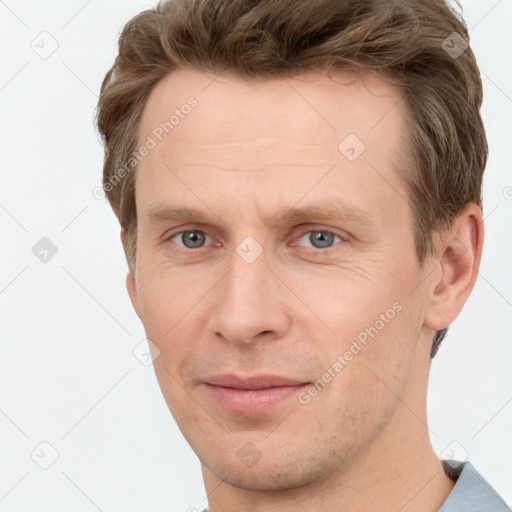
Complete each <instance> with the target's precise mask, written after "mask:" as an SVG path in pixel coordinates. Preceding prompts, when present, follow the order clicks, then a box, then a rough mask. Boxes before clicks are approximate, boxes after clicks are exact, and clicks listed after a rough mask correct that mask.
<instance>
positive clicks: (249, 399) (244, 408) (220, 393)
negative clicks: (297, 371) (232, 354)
mask: <svg viewBox="0 0 512 512" xmlns="http://www.w3.org/2000/svg"><path fill="white" fill-rule="evenodd" d="M310 384H311V383H310V382H304V381H299V380H296V379H289V378H285V377H280V376H277V375H256V376H252V377H239V376H237V375H216V376H213V377H210V378H208V379H206V381H205V382H204V385H205V387H206V390H207V391H208V393H209V396H210V397H211V398H212V399H213V400H215V401H216V402H217V403H218V404H219V405H221V406H222V407H223V408H224V409H227V410H229V411H233V412H242V413H246V414H247V413H249V414H255V413H261V412H265V411H268V410H269V409H271V408H273V407H275V406H276V405H277V404H278V403H280V402H282V401H284V400H286V399H290V398H292V397H293V396H294V395H295V396H296V395H297V394H298V393H300V392H301V391H302V390H303V389H305V388H306V387H307V386H309V385H310Z"/></svg>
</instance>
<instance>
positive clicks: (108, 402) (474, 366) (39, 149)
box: [0, 0, 512, 512]
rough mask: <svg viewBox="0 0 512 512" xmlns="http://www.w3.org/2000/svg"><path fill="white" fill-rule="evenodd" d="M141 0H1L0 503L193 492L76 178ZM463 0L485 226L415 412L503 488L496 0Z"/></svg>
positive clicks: (502, 180)
mask: <svg viewBox="0 0 512 512" xmlns="http://www.w3.org/2000/svg"><path fill="white" fill-rule="evenodd" d="M152 5H153V4H152V3H144V2H141V1H136V0H130V1H124V2H112V1H111V2H100V1H98V0H92V1H91V0H89V1H88V2H87V1H84V0H73V1H67V2H57V1H50V0H44V1H37V2H36V1H22V0H20V1H18V2H16V1H15V0H6V1H5V2H4V1H1V2H0V20H1V21H0V34H1V38H2V41H1V45H2V55H1V59H2V60H1V64H0V69H1V75H0V105H1V119H2V125H1V134H0V141H1V144H0V147H1V159H0V162H1V174H0V223H1V224H0V225H1V230H2V231H1V232H2V236H1V240H2V251H1V260H0V261H1V265H0V269H1V270H0V314H1V324H0V325H1V327H0V336H1V345H0V510H1V511H3V512H12V511H54V512H59V511H68V510H74V511H84V512H86V511H95V510H101V511H104V512H106V511H120V510H123V511H126V512H130V511H141V510H143V511H164V510H165V511H171V510H172V511H186V510H187V509H189V507H196V508H197V509H198V510H202V508H204V507H205V506H206V504H207V503H206V500H205V491H204V485H203V482H202V476H201V472H200V465H199V461H198V459H197V457H196V456H195V454H194V453H193V452H192V450H191V449H190V448H189V446H188V445H187V443H186V442H185V440H184V438H183V437H182V435H181V433H180V432H179V430H178V428H177V427H176V425H175V423H174V420H173V419H172V417H171V415H170V413H169V411H168V409H167V406H166V404H165V402H164V400H163V397H162V395H161V392H160V389H159V387H158V384H157V381H156V378H155V376H154V372H153V369H152V368H151V367H146V366H144V365H142V364H141V363H140V362H139V361H138V360H137V359H136V358H135V357H134V355H133V352H132V351H133V349H134V348H135V347H136V346H137V345H138V344H139V343H140V342H141V340H143V339H144V338H145V334H144V330H143V327H142V325H141V323H140V321H139V319H138V318H137V316H136V315H135V313H134V311H133V310H132V306H131V304H130V302H129V299H128V295H127V293H126V290H125V275H126V272H127V265H126V261H125V259H124V254H123V252H122V247H121V242H120V238H119V226H118V224H117V220H116V218H115V216H114V214H113V213H112V211H111V210H110V207H109V205H108V203H107V202H106V200H98V199H95V198H94V197H93V195H92V191H93V189H94V188H95V187H97V186H99V185H100V184H101V169H102V159H103V153H102V147H101V145H100V142H99V138H98V136H97V134H96V131H95V128H94V125H93V113H94V108H95V106H96V102H97V95H98V93H99V88H100V84H101V81H102V79H103V77H104V75H105V73H106V71H107V70H108V68H109V67H110V66H111V64H112V62H113V60H114V57H115V55H116V49H117V38H118V35H119V32H120V30H121V28H122V26H123V25H124V24H125V23H126V22H127V21H128V20H129V19H130V18H131V17H132V16H133V15H135V14H136V13H138V12H140V11H141V10H143V9H144V8H147V7H151V6H152ZM462 5H463V7H464V17H465V19H466V22H467V24H468V27H469V29H470V37H471V44H472V47H473V50H474V52H475V54H476V56H477V60H478V62H479V65H480V68H481V72H482V77H483V84H484V94H485V101H484V106H483V110H482V113H483V117H484V122H485V124H486V128H487V133H488V139H489V144H490V158H489V163H488V166H487V170H486V176H485V189H484V197H485V202H484V216H486V222H485V226H486V234H485V236H486V241H485V247H484V254H483V261H482V266H481V273H480V277H479V279H478V281H477V283H476V287H475V290H474V292H473V294H472V296H471V298H470V299H469V300H468V302H467V303H466V306H465V308H464V310H463V312H462V314H461V315H460V317H459V318H458V319H457V321H456V323H455V324H453V325H452V327H451V329H450V333H449V335H448V338H447V339H446V340H445V341H444V344H443V346H442V347H441V349H440V352H439V353H438V355H437V357H436V358H435V360H434V363H433V367H432V373H431V384H430V394H429V418H430V428H431V430H432V432H433V435H432V442H433V444H434V447H435V449H436V450H437V452H438V453H439V454H440V455H441V454H442V453H444V454H446V452H443V450H444V449H445V447H446V446H447V445H449V444H450V443H452V442H453V441H456V443H457V444H455V445H454V444H452V445H451V446H452V447H453V446H455V447H456V449H455V452H454V457H455V458H457V457H459V458H464V457H465V456H466V453H465V452H463V450H465V451H466V452H467V454H468V456H469V459H470V460H471V461H472V463H473V464H474V465H475V466H476V468H477V469H478V470H479V471H480V472H481V473H482V475H483V476H484V477H485V478H486V479H488V480H489V482H490V483H491V484H492V485H493V486H494V487H495V488H496V490H497V491H498V492H499V493H501V494H502V496H503V497H504V498H505V499H506V500H507V501H508V502H509V503H511V504H512V462H511V461H512V442H511V432H512V377H511V361H512V343H511V341H512V336H511V333H510V320H511V318H512V272H511V271H510V262H511V261H512V228H511V220H512V200H511V199H510V198H511V197H512V195H511V192H512V189H511V188H510V187H512V171H511V169H512V154H511V150H510V146H511V143H512V138H511V137H512V99H511V98H512V72H511V67H510V63H511V62H512V44H511V39H510V27H511V26H512V0H501V1H494V0H493V1H492V2H483V1H481V0H465V1H463V2H462ZM43 31H46V32H47V33H48V34H51V36H49V35H48V34H45V35H42V36H40V34H41V32H43ZM42 37H44V38H46V39H45V42H44V45H45V49H46V51H48V49H51V45H52V44H54V45H56V44H57V43H58V48H57V49H56V51H55V52H54V53H53V54H52V55H51V56H49V57H48V58H47V59H43V58H41V57H40V56H39V55H38V54H37V53H36V52H35V51H34V49H33V48H32V47H31V44H32V46H35V45H37V44H39V45H40V47H41V46H42V43H41V42H40V41H41V38H42ZM51 38H53V39H54V40H55V41H56V43H55V42H53V43H52V40H51ZM33 41H34V43H33ZM39 51H43V49H42V48H41V49H40V50H39ZM507 187H508V188H507ZM507 191H508V199H507ZM42 237H48V238H49V239H50V240H51V241H52V242H53V243H54V244H55V246H56V247H57V248H58V252H57V254H56V255H55V256H54V257H53V258H51V259H50V260H49V261H48V262H47V263H42V262H41V261H40V260H39V259H37V258H36V257H35V255H34V254H33V253H32V247H33V246H34V245H35V244H36V243H37V242H38V241H39V240H40V239H41V238H42ZM43 441H46V442H48V443H50V444H51V445H52V446H53V448H54V449H55V450H56V451H57V452H58V459H57V460H56V461H55V462H54V463H53V464H52V465H51V466H50V467H49V468H48V469H41V468H40V467H39V466H38V465H37V464H36V462H35V461H34V460H33V459H32V458H31V453H32V452H33V450H34V449H36V452H35V453H36V454H39V459H38V460H39V461H40V462H41V463H45V461H46V463H49V462H50V458H49V457H51V453H52V452H51V449H50V448H48V447H46V448H45V446H44V445H43V447H39V444H40V443H41V442H43ZM38 447H39V448H38ZM462 447H463V448H462ZM41 449H42V451H41ZM448 451H449V450H448ZM34 458H36V459H37V456H36V455H34ZM190 510H193V509H192V508H191V509H190Z"/></svg>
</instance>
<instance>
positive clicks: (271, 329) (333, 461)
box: [128, 70, 432, 489]
mask: <svg viewBox="0 0 512 512" xmlns="http://www.w3.org/2000/svg"><path fill="white" fill-rule="evenodd" d="M339 77H340V79H339V80H338V79H337V80H336V81H332V80H331V79H329V78H328V77H325V76H323V75H321V74H317V73H310V74H308V75H304V76H302V77H300V78H294V79H286V80H285V79H272V80H270V79H268V80H258V81H256V82H250V83H249V82H245V81H243V80H242V79H239V78H235V77H232V76H229V75H221V76H219V77H217V79H216V80H214V81H212V79H213V77H212V76H207V75H206V74H199V73H195V72H192V71H188V70H180V71H177V72H174V73H172V74H170V75H168V76H167V77H166V78H165V79H164V80H162V81H161V82H160V83H159V84H157V86H156V87H155V89H154V90H153V92H152V94H151V96H150V98H149V101H148V103H147V106H146V108H145V111H144V114H143V118H142V121H141V125H140V132H139V146H138V147H140V146H142V145H143V144H146V143H147V141H148V136H150V137H151V138H152V139H153V140H154V141H155V142H156V147H154V148H153V147H152V148H151V149H150V150H149V152H148V154H147V156H145V157H144V159H143V160H142V161H141V163H140V164H139V166H138V168H137V171H136V172H137V177H136V204H137V222H138V239H137V265H136V272H135V280H133V279H132V278H131V277H129V279H128V288H129V292H130V296H131V299H132V302H133V305H134V307H135V309H136V311H137V314H138V315H139V316H140V318H141V320H142V322H143V324H144V327H145V330H146V333H147V336H148V338H149V339H150V340H151V341H152V342H153V343H154V344H155V345H156V346H157V347H158V349H159V350H160V354H159V356H158V357H157V358H156V359H155V361H154V365H155V371H156V375H157V377H158V380H159V383H160V386H161V389H162V391H163V394H164V396H165V399H166V401H167V404H168V406H169V408H170V410H171V412H172V414H173V416H174V418H175V420H176V422H177V424H178V426H179V428H180V430H181V431H182V433H183V435H184V436H185V438H186V439H187V441H188V442H189V444H190V445H191V447H192V449H193V450H194V451H195V453H196V454H197V455H198V457H199V458H200V459H201V461H202V463H203V465H204V466H203V469H204V470H205V471H208V472H210V473H211V474H215V475H216V476H217V477H218V478H222V479H225V480H226V482H228V483H231V484H233V485H237V486H241V487H246V488H252V489H279V488H290V487H294V486H298V485H301V484H304V483H307V482H314V481H317V480H320V479H322V478H325V477H327V476H328V475H330V474H332V473H333V472H336V471H339V470H341V469H342V467H343V466H344V465H347V464H350V462H351V461H353V460H356V459H357V458H361V457H364V456H365V454H369V453H370V452H371V450H374V447H375V446H378V445H379V442H380V441H382V440H383V439H384V438H385V437H386V436H387V437H386V439H388V441H389V439H390V436H391V437H392V436H394V435H399V434H400V432H399V431H398V430H399V429H400V428H408V427H406V426H405V424H404V426H403V427H400V423H399V422H398V420H397V414H398V413H397V410H398V409H399V408H398V407H397V405H398V404H399V403H400V401H405V402H406V403H408V404H411V405H410V407H414V404H421V398H418V397H420V396H421V397H422V396H423V394H424V393H425V389H424V387H422V386H423V384H424V376H425V375H426V373H427V372H428V368H427V367H428V351H429V349H430V344H431V336H432V330H430V329H427V328H426V327H425V326H424V314H425V309H426V299H425V296H426V292H425V287H424V284H423V283H424V282H425V281H424V280H425V276H426V270H425V269H424V268H422V267H421V266H420V265H419V263H418V260H417V257H416V253H415V248H414V235H413V217H412V210H411V207H410V204H409V202H408V201H409V199H408V198H409V194H408V191H407V188H406V186H405V184H404V183H403V181H402V180H401V178H400V177H399V174H398V170H397V167H396V164H397V162H398V159H399V158H400V155H401V152H402V151H404V150H405V147H404V146H403V142H402V133H403V131H404V130H405V124H404V112H405V111H404V108H405V105H404V101H399V100H400V98H399V96H398V93H397V91H396V90H395V89H394V88H392V87H391V86H390V85H389V84H387V83H385V82H383V81H381V80H380V79H378V78H377V77H376V76H367V81H366V85H365V84H363V83H362V82H361V81H358V80H355V79H350V77H349V78H347V75H339ZM191 96H193V97H194V98H195V100H194V101H197V104H194V106H193V107H191V108H187V107H183V105H186V104H187V100H188V99H189V98H190V97H191ZM189 104H190V102H189ZM176 109H177V110H178V112H175V111H176ZM173 114H175V118H174V119H173V120H172V129H171V128H169V126H170V125H167V126H166V128H167V131H168V133H166V132H165V130H163V134H162V127H161V126H160V123H165V122H166V121H169V118H170V116H171V115H173ZM177 119H179V121H177ZM159 126H160V130H158V127H159ZM164 126H165V125H164ZM155 129H156V131H155ZM155 133H156V134H158V137H157V136H155ZM159 138H161V139H162V140H161V141H160V140H159ZM362 144H364V146H365V147H364V146H363V145H362ZM149 145H150V146H153V144H149ZM162 209H168V210H177V209H181V210H182V209H193V210H197V211H199V212H200V216H195V215H192V216H191V217H188V218H187V217H179V216H175V215H170V214H169V212H167V214H166V215H163V214H162V211H161V210H162ZM299 209H300V210H301V212H302V215H300V216H298V215H295V216H293V215H291V214H292V213H293V212H295V210H299ZM309 209H312V211H311V212H310V213H308V210H309ZM313 209H315V211H313ZM158 212H160V214H158ZM322 212H324V213H326V215H324V216H321V215H320V214H321V213H322ZM331 212H332V213H331ZM150 213H152V215H150ZM184 230H185V231H186V233H184V234H183V233H182V234H178V233H179V232H181V231H184ZM418 354H420V356H418ZM219 375H236V376H238V377H240V378H241V379H245V378H247V377H253V376H261V375H267V376H268V375H274V376H279V377H283V378H287V379H291V380H293V381H296V382H297V383H299V384H304V385H302V386H300V385H298V386H294V387H291V386H288V387H281V388H280V389H278V388H277V386H275V383H274V389H273V390H269V389H266V390H261V389H260V391H255V390H252V391H247V390H246V391H240V390H238V391H234V390H233V389H232V388H230V384H229V383H226V382H224V386H213V385H211V384H207V381H211V382H213V380H214V378H215V377H216V376H219ZM418 375H420V376H421V378H420V377H418ZM255 382H256V381H254V382H252V383H251V382H250V381H246V382H245V384H247V385H248V386H246V387H251V386H249V384H252V387H253V388H255V387H261V386H267V388H268V386H269V385H271V384H268V383H267V384H265V382H264V381H260V382H259V384H260V385H259V386H257V385H256V384H257V382H256V384H255ZM262 382H263V384H262ZM219 383H221V382H220V381H218V382H217V384H219ZM232 385H233V386H234V384H232ZM239 387H240V386H239ZM242 387H243V386H242ZM226 388H229V389H226ZM423 398H424V397H423ZM418 407H421V405H418ZM391 425H393V429H392V433H391V434H390V433H389V431H390V426H391ZM387 427H388V428H387Z"/></svg>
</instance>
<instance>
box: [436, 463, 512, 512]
mask: <svg viewBox="0 0 512 512" xmlns="http://www.w3.org/2000/svg"><path fill="white" fill-rule="evenodd" d="M442 463H443V467H444V471H445V473H446V474H447V475H448V476H449V477H450V478H451V479H452V480H454V481H455V487H454V488H453V490H452V492H451V493H450V495H449V496H448V498H446V501H445V502H444V503H443V505H442V507H441V508H440V509H439V512H510V511H511V509H510V507H509V506H508V505H507V504H506V503H505V502H504V501H503V499H502V498H500V497H499V496H498V493H497V492H496V491H495V490H494V489H493V488H492V487H491V486H490V485H489V483H488V482H487V480H485V478H484V477H483V476H482V475H481V474H480V473H479V472H478V471H477V470H476V469H475V468H474V466H473V465H472V464H471V463H470V462H464V463H460V462H458V461H455V460H443V461H442Z"/></svg>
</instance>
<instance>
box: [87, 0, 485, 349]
mask: <svg viewBox="0 0 512 512" xmlns="http://www.w3.org/2000/svg"><path fill="white" fill-rule="evenodd" d="M459 9H461V7H460V5H459ZM468 43H469V35H468V31H467V26H466V24H465V22H464V20H463V19H462V17H461V16H459V15H458V14H457V12H455V11H454V10H453V9H452V8H450V7H449V6H448V5H447V4H446V2H445V1H444V0H358V1H351V0H315V1H311V0H172V1H168V0H167V1H161V2H160V3H159V4H158V5H157V6H156V7H155V8H153V9H149V10H146V11H143V12H142V13H140V14H138V15H137V16H135V17H134V18H132V19H131V20H130V21H129V22H128V23H127V24H126V25H125V27H124V28H123V31H122V33H121V36H120V39H119V54H118V56H117V57H116V59H115V62H114V65H113V66H112V68H111V69H110V70H109V71H108V73H107V74H106V76H105V79H104V81H103V84H102V87H101V95H100V98H99V103H98V108H97V125H98V129H99V131H100V133H101V136H102V138H103V142H104V145H105V160H104V167H103V187H104V190H105V192H106V196H107V198H108V201H109V202H110V204H111V206H112V208H113V210H114V212H115V214H116V216H117V217H118V219H119V222H120V224H121V226H122V227H123V228H124V229H125V230H126V242H125V247H124V250H125V254H126V258H127V261H128V265H129V267H130V270H131V271H132V272H135V262H136V241H137V216H136V205H135V169H136V168H135V169H134V172H129V173H128V174H127V175H126V177H125V178H123V179H122V181H120V182H119V183H117V182H116V181H115V180H116V179H117V181H119V174H116V173H118V170H119V169H121V168H122V167H123V165H124V164H125V163H126V162H127V161H128V160H129V158H130V156H131V154H132V153H133V152H134V150H135V147H136V144H137V134H138V127H139V121H140V119H141V115H142V111H143V109H144V106H145V104H146V101H147V99H148V97H149V94H150V93H151V91H152V89H153V87H154V86H155V84H156V83H157V82H159V81H160V80H161V79H162V78H163V77H164V76H166V75H167V74H168V73H170V72H172V71H173V70H176V69H177V68H186V67H188V68H191V69H194V70H197V71H202V72H213V73H220V72H224V71H230V72H234V73H235V74H236V75H238V76H240V77H243V78H245V79H250V78H260V77H272V76H283V75H284V76H293V75H298V74H300V73H301V72H304V71H310V70H313V71H314V70H319V71H320V70H324V71H327V72H330V71H331V70H346V71H356V72H357V71H364V70H372V71H375V72H378V73H380V74H381V75H382V76H384V77H385V78H386V79H388V80H389V81H390V82H391V83H392V84H394V85H396V86H397V87H398V88H399V89H400V90H401V92H402V94H403V97H404V99H405V101H406V105H407V113H408V115H407V123H408V125H407V126H408V130H407V131H408V133H407V134H405V136H406V138H407V141H408V151H406V153H407V158H406V160H407V161H408V162H409V165H408V168H407V169H404V170H403V177H404V179H405V180H406V182H407V184H408V187H409V190H410V197H411V202H412V205H413V211H414V231H415V244H416V253H417V256H418V259H419V261H420V263H423V262H424V260H425V258H426V257H427V256H428V255H429V254H430V253H431V251H432V249H433V239H432V235H433V233H434V232H436V231H439V230H441V229H445V228H447V227H449V226H450V224H451V222H452V221H453V219H454V217H455V216H456V215H457V214H459V213H460V212H461V211H462V209H463V208H464V206H465V205H466V204H468V203H472V202H473V203H476V204H478V205H479V206H480V207H482V197H481V189H482V176H483V171H484V168H485V165H486V162H487V154H488V147H487V140H486V135H485V131H484V126H483V122H482V118H481V116H480V106H481V103H482V83H481V77H480V73H479V70H478V67H477V63H476V59H475V56H474V54H473V52H472V50H471V48H470V47H469V46H467V44H468ZM466 46H467V47H466ZM406 160H404V161H406ZM402 167H404V166H403V165H402ZM113 180H114V181H113ZM113 184H114V185H116V186H113ZM446 332H447V329H443V330H442V331H438V332H437V333H436V336H435V338H434V343H433V346H432V351H431V357H433V356H434V355H435V353H436V351H437V349H438V347H439V344H440V342H441V341H442V339H443V338H444V336H445V335H446Z"/></svg>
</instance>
